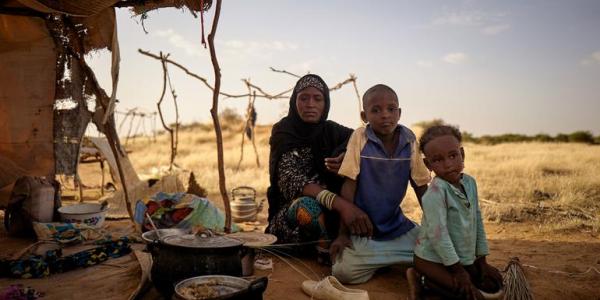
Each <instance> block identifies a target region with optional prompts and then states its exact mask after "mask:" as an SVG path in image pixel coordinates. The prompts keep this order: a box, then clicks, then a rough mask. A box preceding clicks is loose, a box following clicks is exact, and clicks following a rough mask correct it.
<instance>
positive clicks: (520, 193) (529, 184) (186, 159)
mask: <svg viewBox="0 0 600 300" xmlns="http://www.w3.org/2000/svg"><path fill="white" fill-rule="evenodd" d="M241 127H242V125H241V124H231V123H227V126H225V128H224V132H223V136H224V149H225V170H226V176H227V186H228V188H229V189H230V190H231V188H233V187H236V186H240V185H248V186H252V187H254V188H256V190H257V191H258V193H259V198H264V195H265V193H266V189H267V187H268V185H269V174H268V157H269V135H270V132H271V128H270V126H259V127H257V128H256V146H257V149H258V154H259V158H260V164H261V166H260V168H258V167H257V166H256V160H255V154H254V150H253V148H252V145H251V144H250V143H249V141H248V140H247V139H246V144H245V146H244V160H243V162H242V164H241V167H240V169H239V170H237V169H236V167H237V165H238V161H239V158H240V142H241ZM214 140H215V138H214V131H213V129H212V125H203V124H196V125H190V126H184V127H183V128H182V129H181V131H180V133H179V149H178V154H177V158H176V163H177V164H178V165H179V166H180V167H181V168H183V169H186V170H191V171H194V173H195V175H196V178H197V180H198V182H199V183H200V185H202V186H203V187H205V188H206V189H207V190H208V192H209V194H210V195H211V197H213V198H214V199H213V200H215V202H217V203H219V202H220V201H221V200H220V196H218V191H219V188H218V174H217V163H216V161H217V154H216V146H215V143H214ZM464 147H465V151H466V172H467V173H469V174H471V175H472V176H474V177H475V178H476V179H477V182H478V186H479V195H480V198H481V206H482V210H483V213H484V216H485V218H486V220H487V221H490V222H534V223H536V224H539V225H541V226H536V227H537V228H538V230H540V231H555V230H559V231H571V230H577V231H580V232H581V231H583V232H589V233H591V234H592V235H594V236H597V234H598V231H599V230H600V220H599V219H600V217H599V216H600V176H598V175H599V171H598V170H600V146H597V145H596V146H595V145H586V144H575V143H570V144H568V143H536V142H532V143H505V144H498V145H480V144H471V143H467V144H465V145H464ZM127 148H128V150H131V151H132V152H131V154H130V159H131V161H132V163H133V165H134V166H135V167H136V169H137V170H138V172H140V173H149V172H151V170H152V168H155V167H157V166H166V165H168V162H169V156H170V148H169V137H168V135H165V134H161V135H159V136H158V137H157V141H156V142H151V141H150V139H148V138H145V137H138V138H136V139H133V140H130V141H129V143H128V146H127ZM402 206H403V209H404V210H405V212H406V213H407V214H408V215H409V216H410V217H412V218H413V219H414V220H416V221H419V220H420V218H421V215H420V214H421V213H420V210H419V209H418V204H417V201H416V200H415V197H414V194H412V191H411V192H409V194H408V196H407V199H406V200H405V202H404V203H403V205H402Z"/></svg>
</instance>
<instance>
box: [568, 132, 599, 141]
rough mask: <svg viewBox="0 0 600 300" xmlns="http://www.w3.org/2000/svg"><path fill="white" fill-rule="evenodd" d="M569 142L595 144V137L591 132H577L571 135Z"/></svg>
mask: <svg viewBox="0 0 600 300" xmlns="http://www.w3.org/2000/svg"><path fill="white" fill-rule="evenodd" d="M569 142H571V143H586V144H593V143H594V136H593V135H592V133H591V132H589V131H582V130H580V131H575V132H573V133H571V134H569Z"/></svg>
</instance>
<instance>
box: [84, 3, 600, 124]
mask: <svg viewBox="0 0 600 300" xmlns="http://www.w3.org/2000/svg"><path fill="white" fill-rule="evenodd" d="M213 14H214V6H213V7H212V8H211V9H210V10H209V11H208V12H207V13H206V14H205V15H204V20H205V24H204V26H205V34H206V36H208V33H209V30H210V26H211V24H212V21H213V17H214V16H213ZM117 23H118V34H119V42H120V49H121V65H120V80H119V87H118V89H117V98H118V99H119V101H120V102H119V104H118V106H117V110H118V111H126V110H129V109H132V108H136V107H137V108H138V109H139V110H140V111H146V112H152V111H156V101H157V100H158V99H159V97H160V93H161V90H162V67H161V64H160V62H159V61H158V60H154V59H151V58H149V57H147V56H143V55H141V54H139V53H138V52H137V51H138V48H140V49H143V50H147V51H151V52H153V53H159V52H160V51H162V52H163V53H169V55H170V59H172V60H174V61H176V62H178V63H180V64H182V65H184V66H186V67H187V68H189V69H190V70H191V71H192V72H194V73H196V74H198V75H200V76H202V77H205V78H207V79H208V80H209V81H210V82H214V79H213V70H212V65H211V62H210V56H209V51H208V49H205V48H204V47H203V46H202V45H201V43H200V41H201V24H200V18H199V17H198V18H197V19H195V18H194V17H193V16H192V15H191V14H190V13H189V12H187V11H182V10H176V9H161V10H156V11H153V12H150V13H149V14H148V18H147V19H146V20H145V21H144V28H145V29H146V31H148V33H145V32H144V29H143V27H142V24H141V22H140V18H139V16H138V17H135V16H133V15H132V13H131V12H130V11H129V10H128V9H118V10H117ZM215 40H216V52H217V57H218V60H219V63H220V66H221V74H222V91H224V92H228V93H235V94H244V93H247V89H246V86H245V84H243V82H242V81H241V79H243V78H249V79H250V80H251V82H252V83H253V84H256V85H258V86H260V87H261V88H263V89H264V90H265V91H268V92H269V93H272V94H275V93H278V92H281V91H284V90H287V89H289V88H291V87H293V85H294V84H295V81H296V79H295V78H293V77H292V76H289V75H286V74H281V73H275V72H273V71H271V70H270V69H269V68H270V67H274V68H276V69H284V70H287V71H289V72H292V73H295V74H300V75H302V74H306V73H308V72H310V73H314V74H318V75H320V76H321V77H323V78H324V79H325V81H326V82H327V83H328V84H329V85H330V86H332V85H334V84H336V83H338V82H341V81H343V80H345V79H347V78H348V77H349V74H351V73H352V74H355V75H356V76H357V78H358V79H357V85H358V89H359V92H360V93H361V95H362V93H363V92H364V91H365V90H366V89H368V88H369V87H370V86H372V85H374V84H378V83H383V84H387V85H389V86H390V87H392V88H393V89H394V90H395V91H396V93H397V94H398V97H399V102H400V107H401V108H402V116H401V119H400V123H403V124H405V125H412V124H414V123H416V122H419V121H424V120H432V119H436V118H441V119H443V120H445V121H446V122H448V123H450V124H454V125H457V126H459V127H460V129H461V130H464V131H468V132H471V133H474V134H475V135H485V134H502V133H522V134H537V133H547V134H557V133H561V132H562V133H570V132H573V131H576V130H589V131H591V132H592V133H594V134H595V135H598V134H600V118H599V117H598V115H599V113H600V1H597V0H572V1H557V0H531V1H520V0H507V1H485V0H481V1H475V0H465V1H450V0H445V1H441V0H440V1H333V0H331V1H325V0H314V1H313V0H304V1H288V0H268V1H267V0H256V1H247V0H224V1H223V6H222V10H221V16H220V19H219V27H218V30H217V33H216V38H215ZM88 61H89V62H90V64H91V66H92V67H93V68H94V70H95V71H96V74H97V76H98V78H99V81H100V83H101V85H102V86H103V87H105V89H106V90H107V91H108V92H109V93H110V86H111V84H110V76H109V75H110V55H109V54H107V52H96V53H92V54H90V55H89V57H88ZM169 73H170V76H171V82H172V84H173V86H174V89H175V91H176V93H177V96H178V98H177V99H178V103H179V113H180V118H181V121H182V122H183V123H190V122H196V121H198V122H208V121H210V112H209V109H210V107H211V106H212V93H211V92H210V90H209V89H207V88H206V87H205V86H204V85H203V84H202V83H201V82H200V81H198V80H196V79H193V78H191V77H189V76H187V75H185V74H184V73H183V72H181V71H179V70H178V69H176V68H174V67H169ZM165 97H166V98H165V103H164V111H165V116H166V119H167V121H168V122H173V121H174V120H175V117H174V116H175V114H174V108H173V103H172V100H171V98H170V96H169V94H167V95H166V96H165ZM331 99H332V105H331V111H330V114H329V118H330V119H331V120H334V121H336V122H338V123H341V124H343V125H346V126H349V127H353V128H355V127H357V126H359V125H360V119H359V110H358V102H357V101H358V100H357V97H356V94H355V92H354V89H353V88H352V86H351V85H346V86H344V87H343V88H342V89H340V90H338V91H335V92H332V93H331ZM288 100H289V99H281V100H266V99H262V98H259V99H257V100H256V110H257V113H258V123H260V124H270V123H274V122H276V121H277V120H279V119H280V118H281V117H282V116H284V115H285V114H287V109H288ZM247 101H248V99H247V98H241V99H221V101H220V103H219V107H220V108H221V109H223V108H225V107H231V108H234V109H237V110H238V111H239V112H244V111H245V107H246V105H247Z"/></svg>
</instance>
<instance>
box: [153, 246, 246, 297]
mask: <svg viewBox="0 0 600 300" xmlns="http://www.w3.org/2000/svg"><path fill="white" fill-rule="evenodd" d="M242 244H243V242H242V241H241V240H238V239H235V238H230V237H226V236H199V235H195V234H184V235H169V236H165V237H162V238H161V239H160V240H154V241H153V242H152V243H150V244H148V245H147V247H148V250H149V251H150V253H151V254H152V260H153V264H152V270H151V273H150V274H151V278H152V282H153V283H154V285H155V287H156V289H157V290H158V291H159V292H160V293H161V294H162V295H163V296H165V297H166V298H167V299H169V298H170V297H171V295H173V290H174V285H175V283H177V282H179V281H181V280H182V279H185V278H190V277H194V276H200V275H214V274H219V275H231V276H242V262H241V257H242V256H243V254H244V253H245V251H244V248H243V247H242Z"/></svg>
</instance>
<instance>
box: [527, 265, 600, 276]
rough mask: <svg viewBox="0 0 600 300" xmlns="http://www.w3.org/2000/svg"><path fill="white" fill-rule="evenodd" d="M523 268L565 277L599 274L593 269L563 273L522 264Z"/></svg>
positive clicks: (599, 272)
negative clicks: (591, 273)
mask: <svg viewBox="0 0 600 300" xmlns="http://www.w3.org/2000/svg"><path fill="white" fill-rule="evenodd" d="M522 266H523V267H528V268H532V269H537V270H540V271H545V272H548V273H553V274H561V275H567V276H581V275H585V274H587V273H590V272H592V271H593V272H595V273H596V274H600V271H598V269H596V268H594V267H588V268H587V270H585V271H584V272H565V271H558V270H548V269H543V268H539V267H536V266H532V265H526V264H523V265H522Z"/></svg>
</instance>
